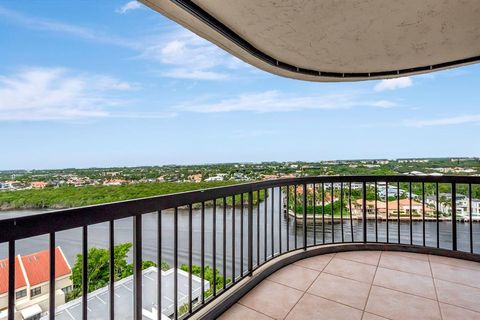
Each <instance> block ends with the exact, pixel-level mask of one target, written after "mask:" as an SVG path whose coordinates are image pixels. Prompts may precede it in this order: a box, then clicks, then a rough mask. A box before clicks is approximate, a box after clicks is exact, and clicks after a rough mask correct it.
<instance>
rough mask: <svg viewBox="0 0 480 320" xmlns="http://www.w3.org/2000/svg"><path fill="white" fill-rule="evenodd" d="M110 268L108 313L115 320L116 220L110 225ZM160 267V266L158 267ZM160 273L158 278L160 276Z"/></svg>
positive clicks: (110, 222)
mask: <svg viewBox="0 0 480 320" xmlns="http://www.w3.org/2000/svg"><path fill="white" fill-rule="evenodd" d="M108 253H109V259H108V268H109V272H108V273H109V278H108V286H109V289H110V291H109V292H108V293H109V300H108V313H109V318H110V320H113V319H115V224H114V220H110V221H109V223H108ZM158 266H160V264H159V265H158ZM159 274H160V273H159V272H158V274H157V276H159Z"/></svg>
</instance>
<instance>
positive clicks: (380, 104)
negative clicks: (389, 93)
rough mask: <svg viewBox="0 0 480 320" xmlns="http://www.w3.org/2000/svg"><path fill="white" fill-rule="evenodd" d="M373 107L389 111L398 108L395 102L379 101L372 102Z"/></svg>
mask: <svg viewBox="0 0 480 320" xmlns="http://www.w3.org/2000/svg"><path fill="white" fill-rule="evenodd" d="M372 106H374V107H379V108H385V109H389V108H393V107H396V106H398V104H396V103H395V102H392V101H388V100H378V101H374V102H372Z"/></svg>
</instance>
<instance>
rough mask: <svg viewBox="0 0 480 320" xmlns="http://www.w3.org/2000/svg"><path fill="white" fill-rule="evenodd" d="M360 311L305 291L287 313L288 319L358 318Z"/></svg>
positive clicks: (343, 319)
mask: <svg viewBox="0 0 480 320" xmlns="http://www.w3.org/2000/svg"><path fill="white" fill-rule="evenodd" d="M361 318H362V311H360V310H357V309H354V308H351V307H347V306H344V305H342V304H339V303H336V302H333V301H329V300H326V299H323V298H320V297H317V296H314V295H311V294H309V293H306V294H305V295H304V296H303V297H302V299H300V301H299V302H298V303H297V305H296V306H295V307H294V308H293V310H292V311H291V312H290V313H289V314H288V316H287V318H286V319H288V320H312V319H315V320H331V319H335V320H356V319H358V320H360V319H361Z"/></svg>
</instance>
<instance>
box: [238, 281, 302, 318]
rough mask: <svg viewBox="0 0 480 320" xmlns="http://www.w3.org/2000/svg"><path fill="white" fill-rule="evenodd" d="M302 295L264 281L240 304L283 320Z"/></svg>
mask: <svg viewBox="0 0 480 320" xmlns="http://www.w3.org/2000/svg"><path fill="white" fill-rule="evenodd" d="M302 294H303V292H302V291H299V290H296V289H293V288H290V287H287V286H284V285H282V284H279V283H276V282H273V281H269V280H264V281H263V282H262V283H260V284H259V285H257V286H256V287H255V288H254V289H253V290H252V291H250V292H249V293H248V294H247V295H246V296H244V297H243V298H242V299H240V301H239V303H240V304H242V305H244V306H246V307H249V308H250V309H253V310H257V311H260V312H261V313H263V314H266V315H268V316H270V317H272V318H275V319H283V318H284V317H285V316H286V315H287V313H288V312H289V311H290V310H291V309H292V308H293V306H294V305H295V304H296V303H297V302H298V300H299V299H300V297H301V296H302Z"/></svg>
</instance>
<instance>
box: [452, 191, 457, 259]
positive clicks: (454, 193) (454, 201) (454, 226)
mask: <svg viewBox="0 0 480 320" xmlns="http://www.w3.org/2000/svg"><path fill="white" fill-rule="evenodd" d="M451 220H452V250H453V251H457V184H456V183H452V217H451Z"/></svg>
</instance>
